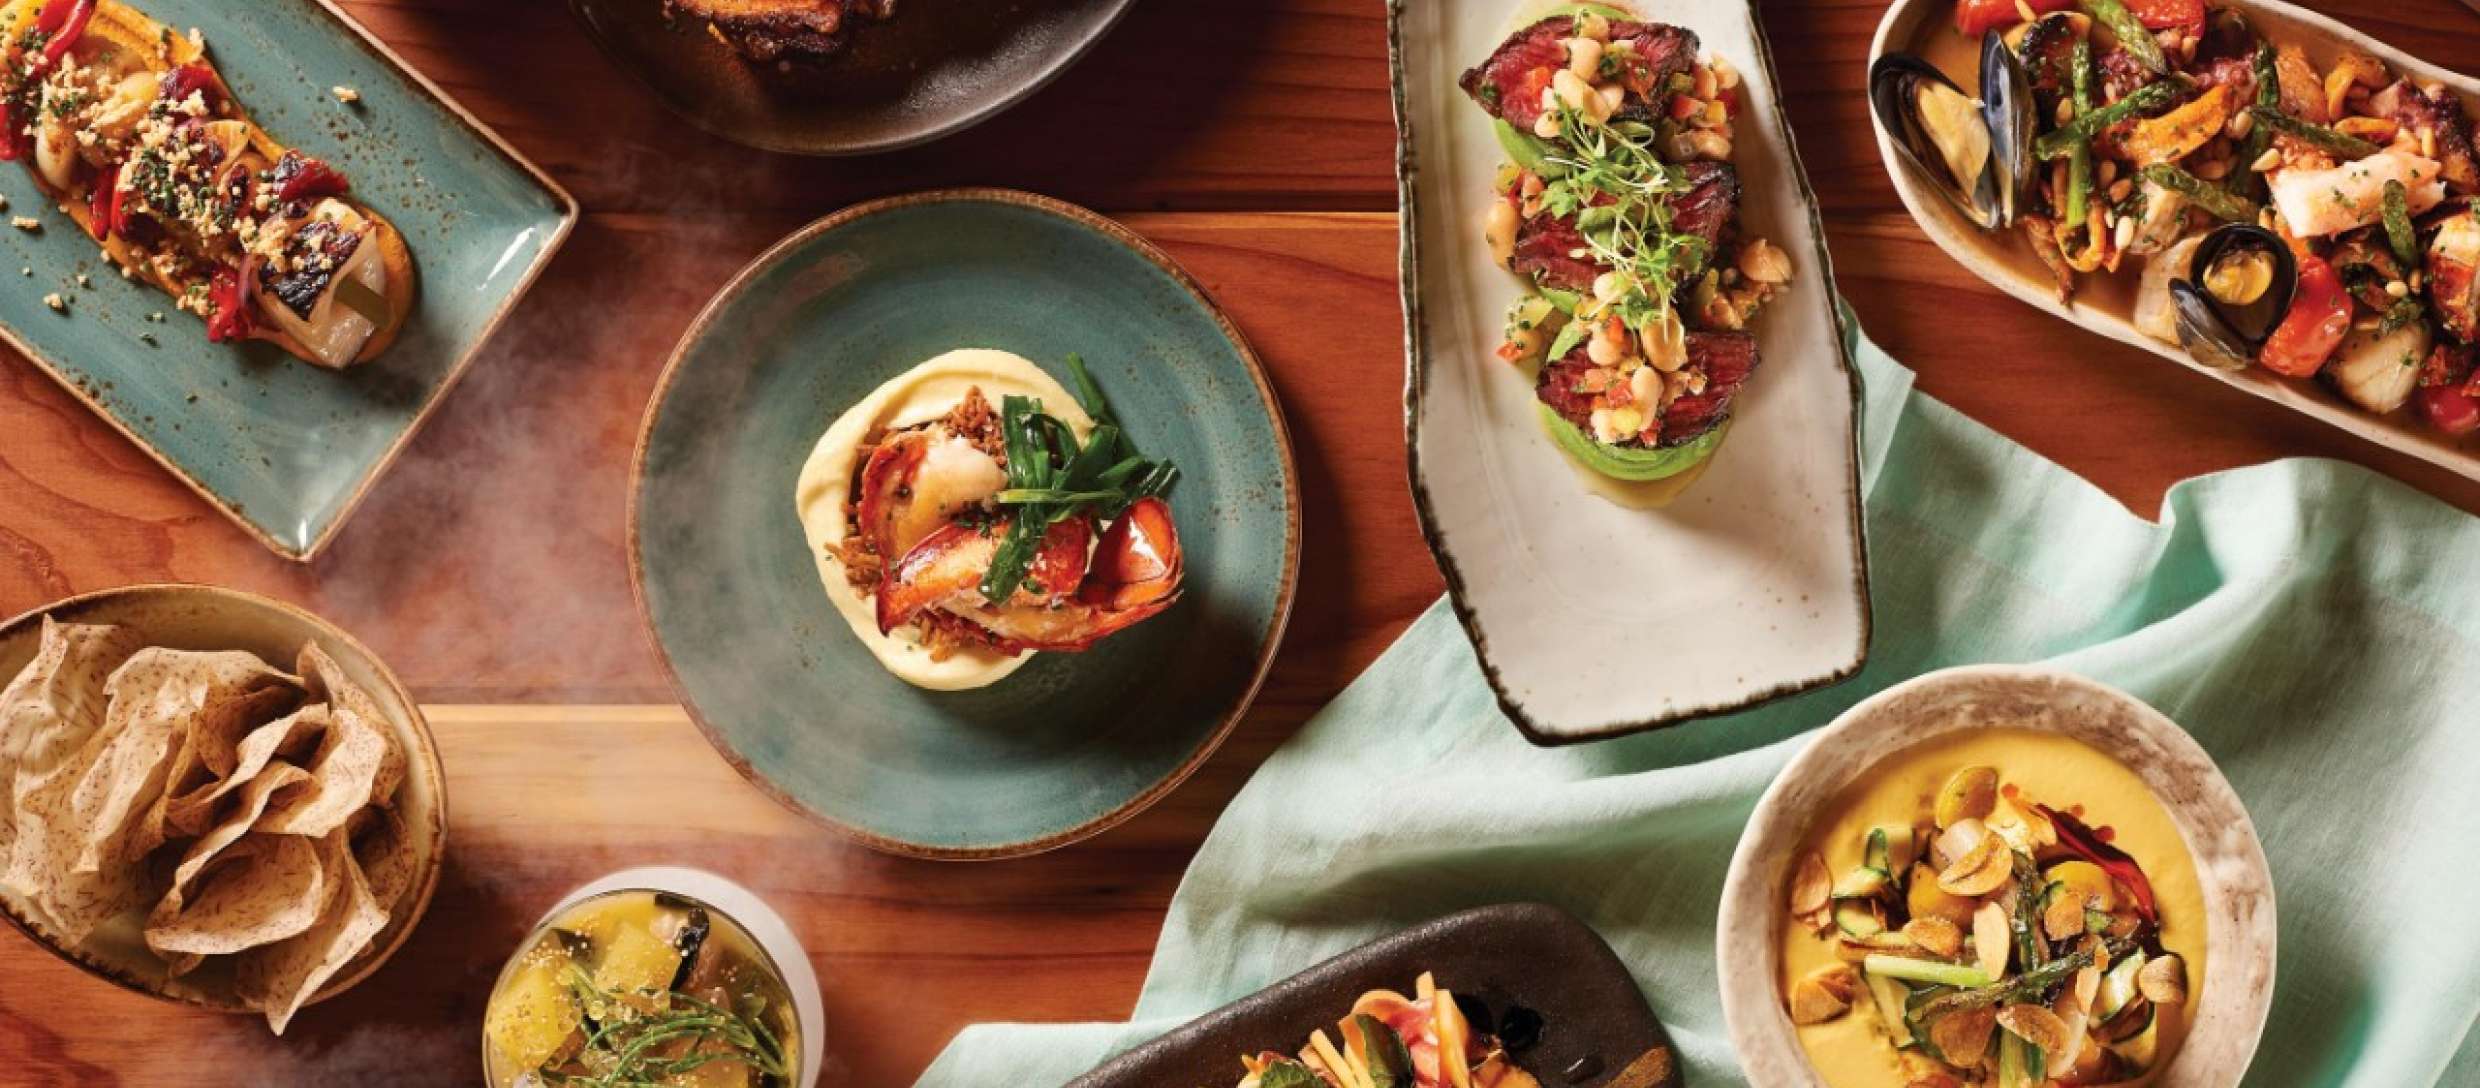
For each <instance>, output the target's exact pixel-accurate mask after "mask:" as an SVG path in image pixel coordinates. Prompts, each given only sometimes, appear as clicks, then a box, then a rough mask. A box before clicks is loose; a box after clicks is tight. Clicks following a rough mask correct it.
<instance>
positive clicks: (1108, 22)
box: [321, 0, 1136, 159]
mask: <svg viewBox="0 0 2480 1088" xmlns="http://www.w3.org/2000/svg"><path fill="white" fill-rule="evenodd" d="M321 2H323V3H324V2H327V0H321ZM593 2H595V0H568V10H569V14H570V15H571V16H572V17H574V18H575V19H576V20H577V21H578V22H580V23H583V24H585V27H586V36H587V37H589V38H592V39H594V47H595V50H596V51H597V52H600V53H601V54H602V55H603V59H604V60H606V61H608V62H610V63H611V64H612V65H613V66H614V67H617V68H620V69H621V70H623V71H626V72H627V73H628V74H629V78H630V79H631V80H633V81H635V82H636V83H637V85H638V86H639V87H640V88H641V89H643V90H644V91H645V92H646V93H647V94H650V95H653V96H654V99H655V101H656V102H657V103H659V104H661V105H662V107H663V108H664V110H665V111H666V112H669V113H670V114H672V115H673V116H675V117H678V118H680V119H681V120H684V121H687V122H689V123H690V124H691V125H694V126H696V127H697V129H698V131H701V132H704V133H706V134H708V135H710V136H714V137H717V138H719V139H723V140H728V141H730V142H732V143H736V144H739V145H741V146H742V147H747V148H752V149H755V150H758V151H764V152H768V153H770V154H776V155H798V156H803V157H806V158H813V159H846V158H858V157H861V156H865V155H878V154H885V153H887V152H892V151H902V150H905V149H907V148H913V147H920V146H921V145H923V144H928V143H934V142H936V141H939V140H943V139H946V138H947V137H950V136H953V135H955V134H957V133H959V132H963V131H964V130H966V129H969V128H974V127H976V126H978V125H981V124H983V123H984V122H987V121H989V120H991V119H992V118H995V117H997V116H999V115H1000V114H1002V113H1006V112H1007V111H1009V110H1011V109H1014V108H1016V107H1017V106H1018V105H1020V104H1022V103H1023V102H1024V101H1025V100H1026V99H1028V98H1031V97H1033V96H1034V95H1035V94H1037V93H1039V92H1040V91H1041V90H1042V89H1043V88H1044V87H1048V86H1050V85H1051V83H1052V82H1053V81H1056V80H1057V79H1058V78H1059V77H1060V76H1062V75H1064V74H1066V73H1067V71H1068V69H1070V68H1073V67H1076V65H1077V62H1079V61H1082V60H1084V59H1085V57H1086V55H1087V54H1088V53H1091V52H1093V50H1094V48H1095V47H1096V46H1098V45H1100V44H1102V39H1104V38H1107V37H1109V36H1110V34H1111V31H1112V30H1114V29H1116V28H1117V27H1118V26H1119V23H1120V20H1121V19H1123V18H1125V17H1126V16H1127V14H1128V9H1130V8H1132V7H1135V6H1136V0H1106V2H1107V3H1109V4H1110V5H1111V7H1110V10H1108V11H1106V12H1104V13H1103V15H1102V21H1101V22H1099V23H1097V24H1095V26H1094V28H1093V30H1092V31H1091V32H1089V33H1087V34H1086V35H1084V36H1083V37H1082V38H1079V39H1078V40H1077V41H1075V42H1074V43H1072V44H1070V45H1069V46H1068V47H1067V48H1065V49H1062V50H1060V52H1059V53H1058V55H1057V56H1055V57H1053V58H1052V60H1051V63H1050V65H1049V66H1048V67H1046V68H1044V69H1042V70H1040V71H1038V72H1036V73H1034V74H1033V76H1032V77H1031V78H1029V79H1025V80H1023V81H1022V82H1019V83H1016V84H1014V85H1013V86H1011V87H1010V88H1009V89H1008V90H1005V91H1002V92H1000V93H999V94H997V95H994V96H992V97H990V98H989V99H987V100H986V101H984V102H982V103H980V104H978V105H976V106H974V107H973V108H971V109H969V110H965V111H963V112H960V113H957V114H955V115H953V116H951V117H947V118H945V119H942V120H940V121H937V122H934V123H932V124H928V125H924V126H922V127H921V128H919V129H918V130H913V131H907V132H904V133H901V134H898V135H895V136H890V137H883V138H879V139H874V140H857V141H852V142H849V143H841V144H823V145H806V144H800V143H795V142H790V141H780V140H770V139H767V138H765V137H763V136H755V135H750V134H747V133H744V132H740V131H735V130H733V129H731V128H730V127H728V126H726V125H724V124H722V123H720V122H717V121H715V120H713V119H711V118H708V117H704V116H701V115H699V114H698V113H697V112H695V111H693V110H690V109H687V108H684V107H683V106H682V105H681V104H680V103H679V102H676V101H674V100H673V97H672V96H671V95H669V94H667V93H665V92H664V90H663V88H662V87H660V86H658V85H656V83H655V81H654V80H652V79H650V78H648V77H647V75H646V73H645V72H643V71H640V70H639V66H637V65H634V64H631V63H629V62H628V61H627V60H625V59H623V58H622V57H621V56H620V53H619V50H618V49H617V48H616V47H614V46H613V45H612V44H611V42H610V40H609V39H608V38H607V37H606V36H605V35H604V33H603V30H602V28H601V27H600V26H599V25H597V24H596V22H595V20H594V18H593V17H592V16H590V15H588V14H587V13H586V10H585V9H586V6H587V5H589V4H591V3H593Z"/></svg>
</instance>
